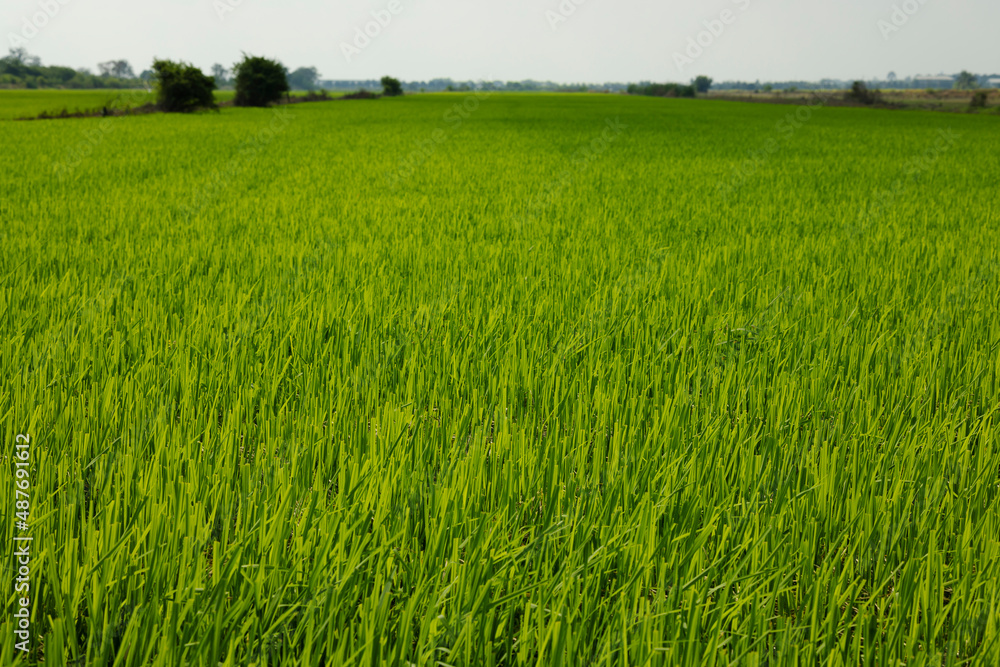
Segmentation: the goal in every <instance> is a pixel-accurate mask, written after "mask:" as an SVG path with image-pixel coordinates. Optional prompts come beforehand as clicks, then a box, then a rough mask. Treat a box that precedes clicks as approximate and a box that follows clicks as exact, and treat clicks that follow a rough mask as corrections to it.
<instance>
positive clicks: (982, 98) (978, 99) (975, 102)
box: [969, 90, 990, 109]
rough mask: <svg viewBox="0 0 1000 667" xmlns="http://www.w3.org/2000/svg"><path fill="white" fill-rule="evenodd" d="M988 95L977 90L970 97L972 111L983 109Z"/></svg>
mask: <svg viewBox="0 0 1000 667" xmlns="http://www.w3.org/2000/svg"><path fill="white" fill-rule="evenodd" d="M989 96H990V94H989V92H988V91H985V90H977V91H976V92H975V93H973V95H972V101H971V102H970V103H969V106H971V107H972V108H973V109H985V108H986V100H987V99H988V98H989Z"/></svg>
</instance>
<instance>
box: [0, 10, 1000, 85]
mask: <svg viewBox="0 0 1000 667" xmlns="http://www.w3.org/2000/svg"><path fill="white" fill-rule="evenodd" d="M372 12H375V16H376V17H380V18H381V19H382V23H383V24H385V25H384V26H383V25H378V24H372V25H368V24H369V23H372V22H373V21H375V18H373V14H372ZM880 22H881V23H880ZM998 25H1000V0H698V1H695V0H660V1H658V2H652V1H650V0H492V1H489V0H356V1H352V2H346V1H338V0H0V30H2V33H0V34H2V37H3V40H4V44H3V51H6V49H8V48H10V46H11V43H12V42H13V43H14V44H15V45H23V46H25V47H26V48H27V49H28V51H29V52H31V53H33V54H36V55H38V56H40V57H41V58H42V60H43V61H44V62H45V63H46V64H60V65H70V66H72V67H89V68H91V69H94V68H95V66H96V64H97V63H98V62H101V61H105V60H112V59H119V58H125V59H127V60H129V61H130V62H131V63H132V65H133V67H134V68H135V70H136V73H138V72H139V71H141V70H143V69H146V68H148V67H149V65H150V63H151V61H152V59H153V57H154V56H155V57H160V58H171V59H180V60H186V61H189V62H193V63H194V64H196V65H198V66H200V67H202V68H204V69H206V70H207V69H208V68H209V67H211V65H212V64H213V63H216V62H218V63H222V64H224V65H226V66H227V67H228V66H230V65H231V64H232V63H233V62H235V61H236V60H237V59H239V57H240V53H241V52H242V51H246V52H248V53H251V54H253V55H266V56H270V57H274V58H277V59H279V60H281V61H282V62H283V63H284V64H285V65H286V66H287V67H289V68H291V69H294V68H296V67H300V66H315V67H317V68H318V69H319V71H320V74H321V76H322V78H325V79H373V78H378V77H381V76H382V75H384V74H391V75H393V76H396V77H398V78H401V79H404V80H427V79H432V78H436V77H451V78H453V79H461V80H465V79H502V80H521V79H538V80H552V81H560V82H595V83H596V82H605V81H638V80H654V81H687V80H688V79H690V78H691V77H693V76H695V75H697V74H707V75H709V76H712V77H714V78H715V79H716V80H729V79H741V80H751V81H753V80H757V79H760V80H762V81H768V80H771V81H778V80H799V79H804V80H819V79H822V78H827V77H829V78H838V79H853V78H875V77H878V78H883V77H885V76H886V74H887V73H888V72H889V71H895V72H896V73H897V74H898V75H899V76H900V77H905V76H907V75H913V74H932V73H933V74H936V73H938V72H947V73H954V72H958V71H959V70H962V69H968V70H971V71H973V72H977V73H981V74H988V73H997V72H1000V46H998V44H1000V41H998V40H1000V37H998V34H1000V33H998V32H997V26H998ZM366 26H367V28H368V31H369V33H371V34H375V35H376V36H374V37H367V36H366V37H367V39H368V40H369V41H368V43H367V44H365V42H364V38H359V37H358V31H363V30H365V28H366ZM29 36H30V37H29ZM699 40H700V41H701V45H698V44H697V42H698V41H699ZM345 45H348V46H349V47H350V48H346V47H345ZM345 51H347V52H348V53H346V54H345Z"/></svg>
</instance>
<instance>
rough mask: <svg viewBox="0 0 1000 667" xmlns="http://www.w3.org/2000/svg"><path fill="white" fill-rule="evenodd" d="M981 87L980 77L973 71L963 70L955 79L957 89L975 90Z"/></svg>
mask: <svg viewBox="0 0 1000 667" xmlns="http://www.w3.org/2000/svg"><path fill="white" fill-rule="evenodd" d="M978 87H979V77H977V76H976V75H975V74H973V73H972V72H967V71H966V70H962V71H961V73H960V74H959V75H958V77H957V78H956V79H955V89H956V90H975V89H976V88H978Z"/></svg>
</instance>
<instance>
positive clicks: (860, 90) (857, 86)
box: [844, 81, 882, 104]
mask: <svg viewBox="0 0 1000 667" xmlns="http://www.w3.org/2000/svg"><path fill="white" fill-rule="evenodd" d="M844 99H846V100H848V101H850V102H858V103H859V104H881V103H882V91H881V90H871V89H869V88H868V86H866V85H865V82H864V81H855V82H854V83H853V84H851V89H850V90H849V91H847V93H846V94H845V95H844Z"/></svg>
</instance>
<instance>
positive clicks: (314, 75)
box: [288, 67, 319, 90]
mask: <svg viewBox="0 0 1000 667" xmlns="http://www.w3.org/2000/svg"><path fill="white" fill-rule="evenodd" d="M288 85H289V86H291V87H292V89H293V90H316V89H317V88H319V72H318V71H317V70H316V68H315V67H300V68H298V69H297V70H295V71H294V72H292V73H291V74H289V75H288Z"/></svg>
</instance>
